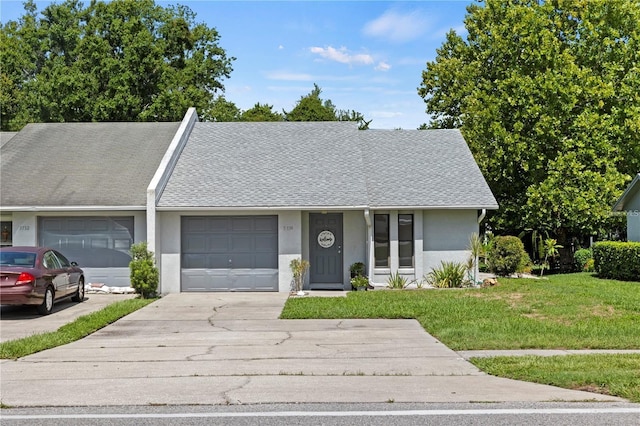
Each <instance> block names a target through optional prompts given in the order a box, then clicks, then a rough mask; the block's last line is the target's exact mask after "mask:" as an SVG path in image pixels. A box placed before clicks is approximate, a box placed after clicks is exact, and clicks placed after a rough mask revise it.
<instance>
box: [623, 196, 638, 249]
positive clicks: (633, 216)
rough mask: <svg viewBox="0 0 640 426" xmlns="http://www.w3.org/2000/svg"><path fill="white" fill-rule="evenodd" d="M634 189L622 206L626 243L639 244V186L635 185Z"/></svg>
mask: <svg viewBox="0 0 640 426" xmlns="http://www.w3.org/2000/svg"><path fill="white" fill-rule="evenodd" d="M634 189H635V191H632V192H631V193H630V194H629V198H628V200H627V202H626V203H625V206H624V207H625V210H626V211H627V241H639V242H640V185H638V184H636V185H635V188H634Z"/></svg>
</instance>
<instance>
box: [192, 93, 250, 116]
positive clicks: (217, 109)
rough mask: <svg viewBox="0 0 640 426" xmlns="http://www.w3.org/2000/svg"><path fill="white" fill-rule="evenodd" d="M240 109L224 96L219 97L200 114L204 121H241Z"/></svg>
mask: <svg viewBox="0 0 640 426" xmlns="http://www.w3.org/2000/svg"><path fill="white" fill-rule="evenodd" d="M241 113H242V111H240V108H238V107H237V106H236V104H234V103H233V102H231V101H228V100H227V99H226V98H225V97H224V96H218V97H217V98H216V99H214V100H213V101H212V102H211V103H210V104H209V106H208V107H207V108H206V109H205V110H204V111H202V112H201V113H200V119H202V121H239V120H240V114H241Z"/></svg>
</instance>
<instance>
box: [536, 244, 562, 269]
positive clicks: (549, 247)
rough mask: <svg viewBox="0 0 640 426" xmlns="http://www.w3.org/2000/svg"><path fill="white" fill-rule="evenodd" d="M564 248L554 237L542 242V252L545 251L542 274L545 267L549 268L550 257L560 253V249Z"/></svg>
mask: <svg viewBox="0 0 640 426" xmlns="http://www.w3.org/2000/svg"><path fill="white" fill-rule="evenodd" d="M559 248H562V246H561V245H560V244H558V241H557V240H556V239H554V238H547V239H546V240H544V243H543V244H542V252H543V253H544V261H543V262H542V268H540V276H542V274H543V273H544V268H545V267H546V268H549V258H552V259H553V258H554V257H556V256H557V255H558V249H559Z"/></svg>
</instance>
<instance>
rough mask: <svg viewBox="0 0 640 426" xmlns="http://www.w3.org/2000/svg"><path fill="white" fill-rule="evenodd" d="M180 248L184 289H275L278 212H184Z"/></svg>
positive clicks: (276, 283) (276, 288) (276, 285)
mask: <svg viewBox="0 0 640 426" xmlns="http://www.w3.org/2000/svg"><path fill="white" fill-rule="evenodd" d="M203 221H206V223H207V226H206V227H205V228H206V229H205V230H204V231H196V229H201V228H202V222H203ZM202 238H204V239H205V240H206V244H205V245H204V247H203V244H201V243H200V240H199V239H202ZM182 248H183V250H182V284H181V286H182V290H183V291H277V290H278V218H277V216H211V217H190V216H185V217H183V218H182ZM192 255H201V256H204V257H205V258H206V260H202V259H200V258H196V257H192Z"/></svg>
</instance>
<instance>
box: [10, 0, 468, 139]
mask: <svg viewBox="0 0 640 426" xmlns="http://www.w3.org/2000/svg"><path fill="white" fill-rule="evenodd" d="M36 3H37V6H38V10H42V9H43V8H44V7H45V6H46V5H47V4H49V3H51V2H49V1H45V2H42V1H38V2H36ZM156 3H158V4H160V5H163V6H167V5H169V4H178V3H179V4H184V5H187V6H189V7H190V8H191V9H192V10H193V11H194V12H195V13H196V20H197V21H198V22H205V23H207V24H208V25H209V26H211V27H215V28H216V29H217V30H218V33H219V34H220V37H221V38H220V45H221V47H222V48H223V49H225V50H226V52H227V54H228V55H229V56H234V57H236V58H237V60H236V61H235V62H234V63H233V72H232V73H231V78H229V79H227V80H225V81H224V85H225V89H226V90H225V96H226V98H227V99H228V100H229V101H232V102H234V103H235V104H236V105H237V106H238V107H239V108H241V109H248V108H251V107H252V106H253V105H254V104H255V103H256V102H260V103H262V104H264V103H267V104H269V105H273V106H274V109H275V110H277V111H282V110H283V109H284V110H287V111H289V110H291V109H292V108H293V107H294V106H295V104H296V101H297V100H299V99H300V97H302V96H304V95H306V94H308V93H309V92H310V91H311V90H312V89H313V84H314V83H317V84H318V85H319V86H320V87H321V88H322V95H321V97H322V98H323V99H330V100H331V101H332V102H333V103H334V105H336V106H337V107H338V108H340V109H347V110H356V111H358V112H361V113H362V114H364V116H365V118H366V119H367V120H371V119H372V120H373V122H372V123H371V128H383V129H393V128H403V129H415V128H417V127H418V126H419V125H420V124H421V123H424V122H427V121H428V116H427V114H426V113H425V104H424V102H423V100H422V99H421V98H420V97H419V96H418V94H417V88H418V86H419V85H420V82H421V73H422V71H423V70H424V69H425V64H426V62H427V61H430V60H433V59H434V58H435V55H436V49H437V48H438V47H440V46H441V45H442V42H443V41H444V37H445V34H446V32H447V31H449V29H452V28H453V29H455V30H456V31H457V32H458V34H461V35H465V34H466V32H465V29H464V23H463V20H464V16H465V13H466V6H467V5H469V4H471V3H473V1H472V0H460V1H453V0H449V1H443V0H440V1H428V0H425V1H409V2H389V1H349V2H348V1H318V2H311V1H211V0H199V1H179V0H178V1H158V0H156ZM85 4H88V0H87V1H86V2H85ZM22 12H23V8H22V1H15V0H8V1H7V0H2V2H1V4H0V19H1V20H2V22H6V21H7V20H15V19H17V18H18V17H19V16H20V15H21V14H22Z"/></svg>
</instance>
